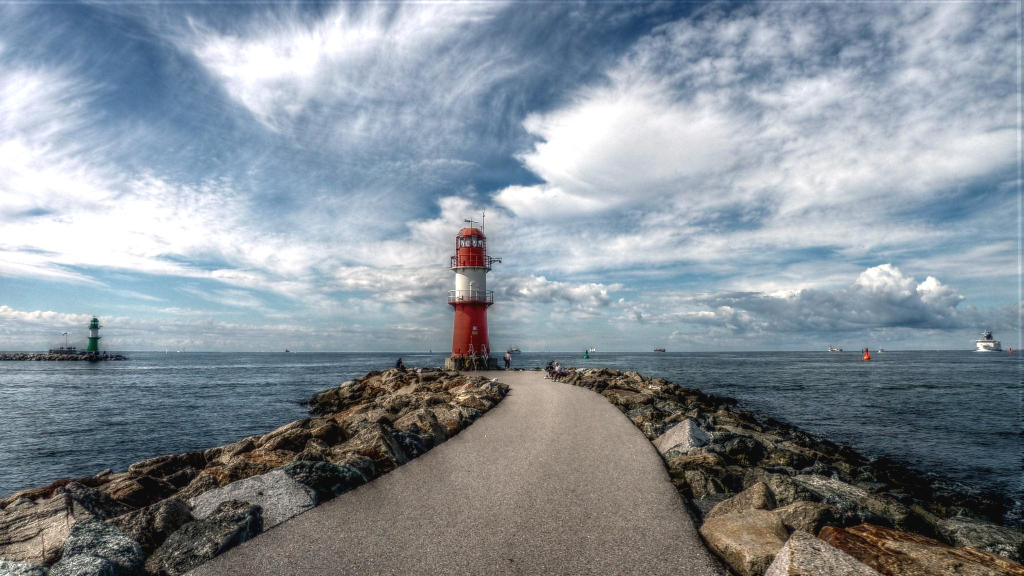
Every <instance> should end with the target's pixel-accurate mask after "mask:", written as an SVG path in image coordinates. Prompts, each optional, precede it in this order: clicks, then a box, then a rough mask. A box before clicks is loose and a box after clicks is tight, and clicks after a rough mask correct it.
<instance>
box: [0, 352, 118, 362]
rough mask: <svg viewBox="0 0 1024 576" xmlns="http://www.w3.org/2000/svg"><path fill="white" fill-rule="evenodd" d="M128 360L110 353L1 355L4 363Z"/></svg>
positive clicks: (19, 353)
mask: <svg viewBox="0 0 1024 576" xmlns="http://www.w3.org/2000/svg"><path fill="white" fill-rule="evenodd" d="M127 359H128V358H127V357H125V356H122V355H121V354H109V353H103V354H86V353H81V354H64V353H58V352H47V353H45V354H43V353H37V352H2V353H0V361H3V360H12V361H29V360H35V361H50V362H55V361H61V362H78V361H85V362H97V361H101V360H127Z"/></svg>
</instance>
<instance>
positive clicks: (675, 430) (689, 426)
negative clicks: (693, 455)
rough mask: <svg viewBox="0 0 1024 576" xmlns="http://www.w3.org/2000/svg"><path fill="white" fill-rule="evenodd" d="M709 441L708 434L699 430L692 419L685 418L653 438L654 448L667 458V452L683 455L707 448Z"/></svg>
mask: <svg viewBox="0 0 1024 576" xmlns="http://www.w3.org/2000/svg"><path fill="white" fill-rule="evenodd" d="M710 441H711V437H710V436H709V435H708V433H707V432H705V431H703V430H701V429H700V426H698V425H697V423H696V422H694V421H693V420H692V419H690V418H687V419H686V420H683V421H682V422H680V423H678V424H676V425H675V426H673V427H671V428H669V429H668V430H667V431H666V432H665V433H664V434H662V435H661V436H658V437H657V438H655V439H654V447H655V448H657V449H658V452H661V453H662V455H666V457H667V455H668V453H669V452H678V453H680V454H685V453H687V452H689V451H690V450H692V449H694V448H700V447H701V446H707V444H708V443H709V442H710Z"/></svg>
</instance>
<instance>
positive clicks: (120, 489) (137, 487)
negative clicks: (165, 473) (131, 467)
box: [104, 468, 194, 508]
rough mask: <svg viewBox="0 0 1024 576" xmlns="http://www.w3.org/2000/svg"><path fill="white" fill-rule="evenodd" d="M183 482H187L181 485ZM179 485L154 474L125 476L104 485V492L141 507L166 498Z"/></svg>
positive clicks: (120, 500)
mask: <svg viewBox="0 0 1024 576" xmlns="http://www.w3.org/2000/svg"><path fill="white" fill-rule="evenodd" d="M189 469H190V470H194V469H193V468H189ZM179 472H181V471H179ZM185 484H188V482H185V483H184V484H183V485H185ZM181 487H182V486H175V485H174V484H171V483H170V482H168V481H166V480H164V479H162V478H156V477H154V476H149V475H145V476H127V477H125V478H120V479H118V480H115V481H113V482H111V483H110V484H108V485H106V486H105V487H104V492H106V493H107V494H108V495H109V496H110V497H111V498H112V499H114V500H116V501H117V502H121V503H123V504H126V505H128V506H131V507H132V508H143V507H146V506H149V505H150V504H153V503H155V502H159V501H160V500H163V499H164V498H167V497H168V496H170V495H171V494H174V493H175V492H177V491H178V489H179V488H181Z"/></svg>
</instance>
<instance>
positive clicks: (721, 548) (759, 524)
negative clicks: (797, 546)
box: [700, 510, 789, 576]
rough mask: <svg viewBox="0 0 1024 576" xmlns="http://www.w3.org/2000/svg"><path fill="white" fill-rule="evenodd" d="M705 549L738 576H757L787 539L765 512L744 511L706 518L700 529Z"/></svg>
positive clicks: (774, 518) (773, 517)
mask: <svg viewBox="0 0 1024 576" xmlns="http://www.w3.org/2000/svg"><path fill="white" fill-rule="evenodd" d="M700 534H701V536H703V537H704V540H705V541H706V542H707V543H708V547H709V548H711V550H712V551H713V552H714V553H715V554H717V555H718V556H719V557H721V558H722V559H723V560H725V562H726V563H727V564H729V566H730V567H731V568H732V569H733V570H734V571H735V572H736V573H737V574H739V575H740V576H761V575H762V574H764V571H765V570H766V569H767V568H768V565H769V564H771V562H772V560H773V559H774V558H775V554H776V553H778V551H779V550H780V549H781V548H782V547H783V545H785V543H786V540H787V539H788V538H789V533H788V532H786V527H785V526H783V525H782V521H781V520H779V517H778V516H776V515H775V514H774V513H773V512H771V511H769V510H745V511H742V512H733V513H732V514H724V515H722V516H716V517H714V518H709V519H708V520H707V521H706V522H704V525H703V526H701V527H700Z"/></svg>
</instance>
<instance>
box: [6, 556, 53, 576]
mask: <svg viewBox="0 0 1024 576" xmlns="http://www.w3.org/2000/svg"><path fill="white" fill-rule="evenodd" d="M0 576H46V568H43V567H42V566H36V565H35V564H29V563H28V562H13V561H11V560H0Z"/></svg>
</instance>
